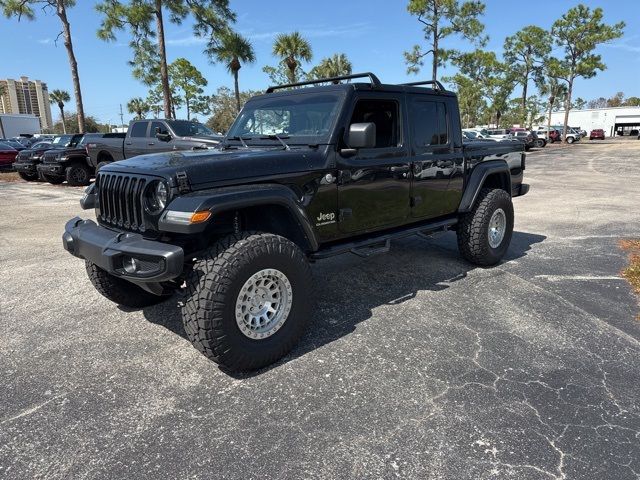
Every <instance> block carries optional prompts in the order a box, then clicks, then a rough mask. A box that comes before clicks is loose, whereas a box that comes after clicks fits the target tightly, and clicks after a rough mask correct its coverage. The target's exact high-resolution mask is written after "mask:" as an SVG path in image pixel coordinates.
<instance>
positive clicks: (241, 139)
mask: <svg viewBox="0 0 640 480" xmlns="http://www.w3.org/2000/svg"><path fill="white" fill-rule="evenodd" d="M225 140H227V141H229V140H237V141H239V142H240V143H241V144H242V146H243V147H244V148H249V145H247V143H246V142H245V141H244V138H242V137H240V136H235V137H226V138H225ZM247 140H251V139H250V138H247ZM225 143H226V142H225Z"/></svg>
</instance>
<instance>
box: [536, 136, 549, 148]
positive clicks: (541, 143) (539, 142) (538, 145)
mask: <svg viewBox="0 0 640 480" xmlns="http://www.w3.org/2000/svg"><path fill="white" fill-rule="evenodd" d="M533 145H534V146H535V147H536V148H544V147H545V146H546V145H547V142H546V141H545V140H544V139H542V138H538V139H537V140H534V141H533Z"/></svg>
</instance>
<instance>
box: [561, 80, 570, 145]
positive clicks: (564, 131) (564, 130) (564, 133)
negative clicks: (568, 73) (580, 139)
mask: <svg viewBox="0 0 640 480" xmlns="http://www.w3.org/2000/svg"><path fill="white" fill-rule="evenodd" d="M572 93H573V78H570V79H569V88H568V89H567V100H566V101H565V104H564V125H563V127H562V141H563V142H566V141H567V125H568V124H569V110H571V94H572Z"/></svg>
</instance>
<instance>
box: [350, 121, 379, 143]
mask: <svg viewBox="0 0 640 480" xmlns="http://www.w3.org/2000/svg"><path fill="white" fill-rule="evenodd" d="M347 145H349V147H351V148H375V146H376V124H375V123H372V122H369V123H352V124H351V125H350V126H349V138H348V139H347Z"/></svg>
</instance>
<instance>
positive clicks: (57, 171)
mask: <svg viewBox="0 0 640 480" xmlns="http://www.w3.org/2000/svg"><path fill="white" fill-rule="evenodd" d="M36 169H37V170H38V172H39V173H44V174H45V175H53V176H56V177H61V176H63V175H64V166H63V165H60V164H59V163H40V164H38V165H37V166H36Z"/></svg>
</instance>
